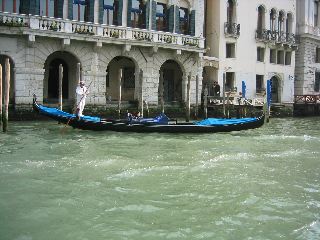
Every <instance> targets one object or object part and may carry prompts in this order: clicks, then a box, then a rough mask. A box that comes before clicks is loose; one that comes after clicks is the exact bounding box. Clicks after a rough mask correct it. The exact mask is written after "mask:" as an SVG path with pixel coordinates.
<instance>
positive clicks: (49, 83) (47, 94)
mask: <svg viewBox="0 0 320 240" xmlns="http://www.w3.org/2000/svg"><path fill="white" fill-rule="evenodd" d="M78 62H79V60H78V59H77V58H76V57H75V56H73V55H72V54H70V53H68V52H60V51H58V52H54V53H52V54H51V55H50V56H49V57H48V58H47V60H46V62H45V65H44V68H45V73H44V84H43V87H44V89H43V101H44V103H57V102H58V97H59V66H60V64H61V65H62V67H63V78H62V97H63V101H64V103H66V104H72V103H73V100H74V97H75V89H76V87H77V84H78V79H76V71H77V63H78Z"/></svg>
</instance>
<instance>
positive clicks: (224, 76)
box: [222, 72, 226, 118]
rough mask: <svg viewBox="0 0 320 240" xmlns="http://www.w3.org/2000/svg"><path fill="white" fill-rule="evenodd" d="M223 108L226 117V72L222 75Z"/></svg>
mask: <svg viewBox="0 0 320 240" xmlns="http://www.w3.org/2000/svg"><path fill="white" fill-rule="evenodd" d="M222 101H223V103H222V108H223V117H224V118H225V117H226V73H225V72H224V73H223V77H222Z"/></svg>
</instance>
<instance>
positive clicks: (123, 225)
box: [0, 118, 320, 240]
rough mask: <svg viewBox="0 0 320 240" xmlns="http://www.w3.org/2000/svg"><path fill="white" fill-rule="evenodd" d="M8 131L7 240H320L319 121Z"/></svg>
mask: <svg viewBox="0 0 320 240" xmlns="http://www.w3.org/2000/svg"><path fill="white" fill-rule="evenodd" d="M61 128H63V126H61V125H58V124H56V123H55V122H51V121H49V122H13V123H12V122H11V123H10V125H9V133H7V134H3V133H0V239H1V240H51V239H52V240H65V239H68V240H69V239H70V240H87V239H88V240H100V239H101V240H102V239H129V240H135V239H137V240H138V239H139V240H144V239H148V240H149V239H151V240H153V239H192V240H193V239H223V240H224V239H254V240H256V239H290V240H291V239H320V118H305V119H293V118H288V119H271V121H270V123H269V124H268V125H265V126H263V127H262V128H260V129H255V130H248V131H242V132H232V133H221V134H204V135H196V134H189V135H183V134H180V135H173V134H135V133H130V134H127V133H114V132H86V131H81V130H73V129H71V128H70V129H67V130H66V131H64V132H62V131H61Z"/></svg>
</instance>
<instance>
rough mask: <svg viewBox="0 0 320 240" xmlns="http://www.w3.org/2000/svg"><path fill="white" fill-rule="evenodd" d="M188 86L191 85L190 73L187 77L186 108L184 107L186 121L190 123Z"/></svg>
mask: <svg viewBox="0 0 320 240" xmlns="http://www.w3.org/2000/svg"><path fill="white" fill-rule="evenodd" d="M190 85H191V73H189V75H188V84H187V106H186V121H187V122H189V121H190Z"/></svg>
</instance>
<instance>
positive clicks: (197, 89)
mask: <svg viewBox="0 0 320 240" xmlns="http://www.w3.org/2000/svg"><path fill="white" fill-rule="evenodd" d="M198 107H199V76H198V74H197V75H196V110H195V117H196V118H198Z"/></svg>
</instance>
